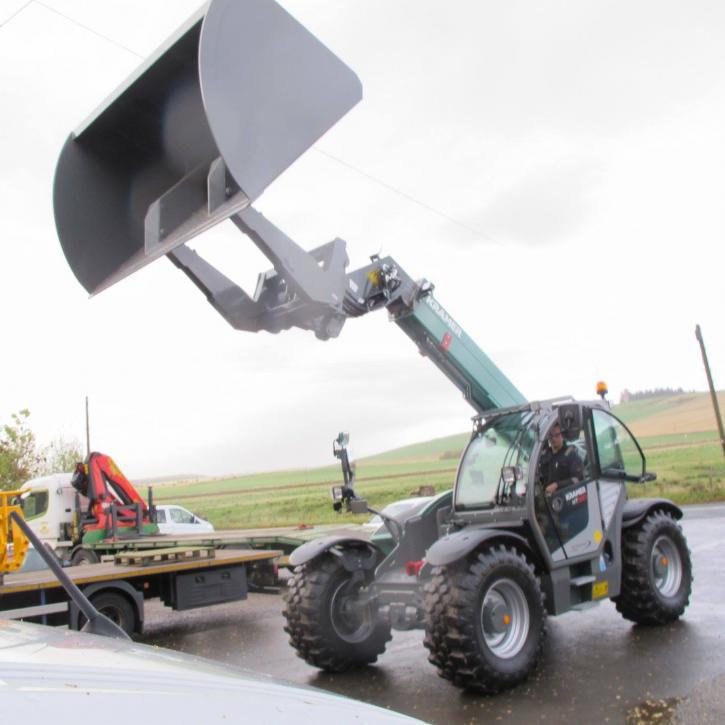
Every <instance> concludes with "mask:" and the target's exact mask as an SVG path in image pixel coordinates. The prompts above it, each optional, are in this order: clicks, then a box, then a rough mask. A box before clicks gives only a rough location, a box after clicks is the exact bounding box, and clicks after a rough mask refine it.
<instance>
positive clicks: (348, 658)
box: [282, 555, 391, 672]
mask: <svg viewBox="0 0 725 725" xmlns="http://www.w3.org/2000/svg"><path fill="white" fill-rule="evenodd" d="M351 578H352V574H351V573H350V572H348V571H346V570H345V569H344V568H343V566H342V564H341V563H340V562H339V561H338V560H337V559H336V558H334V557H333V556H332V555H325V556H321V557H318V558H316V559H313V560H312V561H310V562H307V563H306V564H303V565H302V566H298V567H297V568H296V569H295V571H294V575H293V576H292V578H291V579H290V581H289V585H288V587H287V590H286V592H285V594H284V599H285V608H284V610H283V612H282V613H283V614H284V616H285V618H286V620H287V626H286V627H285V628H284V630H285V632H287V634H289V636H290V644H291V645H292V647H294V648H295V649H296V650H297V655H298V656H299V657H301V658H302V659H304V660H305V662H307V663H308V664H310V665H313V666H314V667H319V668H320V669H322V670H326V671H328V672H343V671H345V670H348V669H350V668H352V667H358V666H361V665H366V664H370V663H372V662H375V660H377V658H378V655H380V654H382V653H383V652H384V651H385V645H386V643H387V642H388V641H389V640H390V636H391V635H390V626H389V625H388V624H387V623H386V622H384V621H382V620H380V619H379V618H378V616H377V614H378V612H377V607H376V606H375V604H374V603H369V604H367V605H366V606H364V607H362V608H361V610H357V611H353V610H351V608H350V604H351V602H352V601H354V595H355V593H356V592H357V591H359V590H360V586H359V585H354V584H351V585H350V586H352V591H348V592H346V591H345V585H346V584H348V583H349V582H350V580H351Z"/></svg>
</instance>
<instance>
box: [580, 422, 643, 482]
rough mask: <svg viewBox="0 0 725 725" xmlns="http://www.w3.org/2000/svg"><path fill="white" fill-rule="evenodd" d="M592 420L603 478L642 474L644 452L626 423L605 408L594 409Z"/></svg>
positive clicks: (619, 477)
mask: <svg viewBox="0 0 725 725" xmlns="http://www.w3.org/2000/svg"><path fill="white" fill-rule="evenodd" d="M592 422H593V424H594V438H595V441H596V446H597V455H598V458H599V469H600V473H601V476H602V478H613V479H618V480H623V479H624V477H625V476H636V477H638V478H639V477H640V476H642V475H643V473H644V458H643V457H642V452H641V450H640V448H639V446H638V444H637V442H636V441H635V439H634V437H633V436H632V434H631V433H630V432H629V431H628V430H627V429H626V428H625V427H624V425H623V424H622V423H621V422H620V421H618V420H617V419H616V418H615V417H614V416H613V415H610V414H609V413H607V412H606V411H604V410H594V411H592Z"/></svg>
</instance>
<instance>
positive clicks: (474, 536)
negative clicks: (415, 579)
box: [425, 526, 531, 566]
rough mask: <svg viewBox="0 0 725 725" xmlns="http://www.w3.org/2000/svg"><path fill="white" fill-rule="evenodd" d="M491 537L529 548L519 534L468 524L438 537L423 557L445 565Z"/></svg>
mask: <svg viewBox="0 0 725 725" xmlns="http://www.w3.org/2000/svg"><path fill="white" fill-rule="evenodd" d="M492 539H502V540H504V541H507V540H508V541H511V542H513V543H515V544H518V545H519V546H521V545H523V546H524V547H525V549H526V551H530V550H531V547H530V546H529V543H528V542H527V541H526V539H525V538H524V537H523V536H520V535H519V534H515V533H514V532H513V531H507V530H506V529H490V528H485V529H484V528H473V527H470V526H469V527H466V528H465V529H462V530H461V531H456V532H455V533H453V534H448V536H444V537H443V538H442V539H438V541H436V542H435V544H433V546H431V547H430V549H428V552H427V554H426V556H425V558H426V561H427V563H428V564H430V565H431V566H447V565H448V564H453V563H454V562H456V561H458V560H460V559H462V558H463V557H464V556H467V555H468V554H470V553H471V552H472V551H473V550H474V549H477V548H478V547H479V546H480V545H481V544H482V543H483V542H484V541H489V540H492Z"/></svg>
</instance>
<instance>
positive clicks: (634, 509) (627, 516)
mask: <svg viewBox="0 0 725 725" xmlns="http://www.w3.org/2000/svg"><path fill="white" fill-rule="evenodd" d="M654 509H660V510H662V511H666V512H667V513H669V514H672V515H673V516H674V517H675V518H676V519H678V520H679V519H681V518H682V517H683V515H684V514H683V511H682V509H681V508H680V507H679V506H678V505H677V504H674V503H672V501H669V500H668V499H666V498H635V499H628V500H627V501H625V503H624V511H622V528H623V529H626V528H627V527H629V526H634V525H635V524H638V523H639V522H640V521H642V519H643V518H645V517H646V516H647V515H648V514H649V513H650V511H654Z"/></svg>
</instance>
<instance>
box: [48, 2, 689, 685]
mask: <svg viewBox="0 0 725 725" xmlns="http://www.w3.org/2000/svg"><path fill="white" fill-rule="evenodd" d="M361 96H362V89H361V85H360V81H359V80H358V78H357V77H356V76H355V74H354V73H353V72H352V71H351V70H350V69H349V68H348V67H347V66H346V65H345V64H344V63H343V62H342V61H340V60H339V59H338V58H337V57H335V56H334V55H333V54H332V53H331V52H330V51H329V50H328V49H327V48H325V47H324V46H323V45H322V44H321V43H320V42H319V40H317V39H316V38H315V37H314V36H312V35H311V34H310V33H309V32H308V31H307V30H306V29H305V28H304V27H302V26H301V25H300V24H299V23H297V21H296V20H294V18H292V17H291V16H290V15H289V14H287V13H286V12H285V11H284V10H283V9H282V8H281V7H280V6H279V5H277V4H276V3H275V2H273V1H272V0H244V2H241V1H240V0H211V2H210V3H208V4H207V5H205V6H204V7H203V8H202V9H201V10H200V11H199V12H198V13H197V14H196V15H195V16H194V17H192V18H191V19H190V20H189V22H188V23H186V24H185V25H184V26H182V27H181V28H179V30H178V31H177V32H176V33H175V34H174V35H173V36H172V37H171V38H170V39H169V40H168V41H167V42H166V43H165V44H164V45H163V46H162V48H160V49H159V51H158V52H157V53H155V54H154V55H153V56H152V57H151V58H149V59H148V60H147V61H146V62H145V63H144V64H143V65H142V66H141V68H139V70H138V71H137V72H136V73H134V74H133V75H132V76H131V77H130V78H129V79H128V80H127V81H126V82H125V83H124V84H122V86H121V87H120V88H118V89H117V90H116V91H115V92H114V93H113V94H112V95H111V97H110V98H109V99H108V100H107V101H106V102H105V103H104V104H103V105H102V106H101V107H100V108H99V109H97V110H96V111H95V112H94V113H93V114H92V116H91V117H90V118H88V119H87V120H86V121H85V122H84V123H82V124H81V125H80V126H79V127H78V128H77V129H76V130H75V131H74V132H73V133H71V135H70V136H69V138H68V140H67V141H66V144H65V146H64V147H63V150H62V152H61V155H60V159H59V161H58V165H57V169H56V178H55V186H54V211H55V220H56V227H57V230H58V236H59V238H60V241H61V245H62V248H63V251H64V253H65V256H66V259H67V260H68V263H69V265H70V267H71V269H72V270H73V272H74V274H75V275H76V277H77V279H78V281H79V282H80V283H81V284H82V285H83V286H84V288H85V289H86V290H88V292H90V293H91V294H95V293H97V292H100V291H102V290H104V289H106V288H107V287H109V286H110V285H112V284H115V283H116V282H118V281H119V280H121V279H123V278H124V277H126V276H127V275H129V274H132V273H134V272H136V271H137V270H139V269H141V268H142V267H143V266H145V265H146V264H148V263H150V262H151V261H153V260H155V259H157V258H159V257H162V256H164V255H165V256H168V257H169V259H170V260H171V261H172V262H173V263H174V264H175V265H176V266H177V267H178V268H180V269H181V270H182V271H183V272H184V273H185V274H186V275H187V276H188V277H189V278H190V279H191V280H192V282H193V283H194V284H195V285H196V286H197V287H198V288H199V289H200V290H201V291H202V293H203V294H204V295H205V297H206V298H207V300H208V301H209V302H210V304H211V305H212V306H213V307H214V308H215V309H216V310H217V311H218V312H219V313H220V314H221V315H222V316H223V317H224V318H225V319H226V320H227V321H228V322H229V323H230V324H231V325H232V326H233V327H234V328H236V329H240V330H247V331H255V332H256V331H260V330H267V331H269V332H275V333H276V332H279V331H281V330H286V329H289V328H291V327H300V328H302V329H306V330H311V331H313V332H314V334H315V335H316V336H317V337H318V338H320V339H328V338H331V337H336V336H337V335H339V334H340V332H341V330H342V327H343V325H344V323H345V322H346V320H347V319H348V318H350V317H357V316H359V315H361V314H365V313H367V312H369V311H372V310H376V309H380V308H385V309H387V310H388V312H389V314H390V316H391V319H393V321H394V322H395V323H396V324H397V325H398V326H399V327H400V328H401V329H402V330H403V331H404V332H405V333H406V334H407V335H408V336H409V337H411V338H412V339H413V340H414V341H415V343H416V344H417V346H418V348H419V350H420V351H421V352H422V353H423V354H425V355H427V356H428V357H429V358H430V359H431V360H432V361H433V362H434V363H435V364H436V365H437V366H438V367H439V368H440V369H441V370H442V371H443V373H444V374H445V375H446V376H447V377H448V378H449V379H450V380H451V381H452V382H453V383H454V384H455V385H456V387H458V389H459V390H461V391H462V392H463V394H464V396H465V397H466V399H467V400H468V401H469V402H470V403H471V405H472V406H473V407H474V408H475V409H476V412H477V414H478V417H477V418H476V419H475V425H474V432H473V436H472V438H471V441H470V443H469V445H468V447H467V449H466V452H465V453H464V456H463V459H462V461H461V464H460V467H459V471H458V476H457V479H456V485H455V488H454V491H453V492H449V493H447V494H441V495H440V496H438V497H437V498H435V499H434V500H433V501H431V502H430V504H429V505H428V507H427V508H426V509H424V511H423V512H421V513H420V514H419V515H416V516H412V517H411V518H409V520H407V521H405V523H404V525H400V524H398V525H396V524H394V523H393V522H392V521H389V522H388V523H389V526H390V528H391V531H394V532H395V536H396V537H397V545H396V547H395V548H394V550H393V551H392V552H391V553H390V554H389V555H388V556H387V557H386V556H383V555H382V552H381V551H380V550H379V549H378V548H377V547H376V546H375V545H374V544H371V543H368V542H362V541H359V540H357V539H355V538H352V537H346V536H343V537H336V538H334V539H325V540H318V541H314V542H311V543H309V544H307V545H304V546H302V547H300V548H299V549H297V550H296V552H294V554H293V559H292V561H293V563H295V564H296V565H297V567H298V568H297V571H296V573H295V575H294V579H293V581H292V584H291V587H290V589H289V597H288V600H287V605H286V610H285V613H286V617H287V629H288V631H289V633H290V638H291V642H292V645H293V646H294V647H295V648H296V649H297V651H298V653H299V654H300V655H302V656H303V657H304V658H305V659H306V660H307V661H308V662H310V663H311V664H313V665H315V666H317V667H321V668H323V669H328V670H334V671H339V670H343V669H345V668H347V667H350V666H352V665H357V664H365V663H368V662H372V661H374V660H375V658H376V657H377V656H378V655H379V654H380V653H381V652H382V651H383V649H384V646H385V642H386V641H387V639H388V638H389V636H390V629H391V628H392V627H413V626H425V628H426V640H425V641H426V646H427V647H428V648H429V649H430V651H431V655H430V657H431V660H432V661H433V663H434V664H435V665H436V666H437V667H438V669H439V671H440V672H441V674H442V675H443V676H444V677H447V678H448V679H450V680H452V681H453V682H454V683H455V684H457V685H460V686H462V687H466V688H473V689H481V690H484V691H487V692H490V691H496V690H498V689H501V688H503V687H507V686H511V685H513V684H515V683H517V682H519V681H521V680H522V679H523V678H524V677H525V676H526V675H527V674H528V672H529V671H530V670H531V668H532V667H533V666H534V664H535V662H536V659H537V657H538V654H539V652H540V650H541V644H542V640H543V634H544V630H545V616H546V614H547V613H550V614H559V613H561V612H564V611H567V610H569V609H571V608H574V607H578V608H581V607H584V606H588V605H590V604H591V603H594V602H597V601H599V600H602V599H605V598H607V597H609V598H613V599H615V601H616V602H617V606H618V607H619V609H620V611H621V612H622V613H623V614H624V616H626V617H628V618H629V619H632V620H634V621H638V622H647V623H661V622H666V621H670V620H672V619H675V618H677V617H678V616H680V614H681V613H682V611H683V610H684V607H685V606H686V604H687V601H688V597H689V592H690V582H691V573H690V559H689V554H688V551H687V546H686V544H685V540H684V538H683V536H682V533H681V531H680V529H679V528H678V526H677V523H676V521H677V519H678V518H680V516H681V512H680V510H679V509H678V508H677V507H676V506H674V505H673V504H672V503H670V502H667V501H662V500H648V501H634V502H629V501H628V500H627V494H626V487H625V483H626V482H628V481H640V480H647V479H648V478H651V474H647V473H646V472H645V465H644V456H643V455H642V453H641V450H640V449H639V446H638V444H637V443H636V441H635V440H634V438H633V437H632V436H631V434H630V433H629V432H628V431H627V429H626V427H625V426H624V425H623V424H622V423H621V422H620V421H618V420H617V419H616V418H615V417H614V416H613V415H612V414H611V412H610V411H609V410H608V407H607V406H606V404H604V403H600V402H595V403H577V402H575V401H572V400H565V401H548V402H542V403H530V402H527V401H526V399H525V398H524V396H523V395H522V394H521V393H520V392H519V391H518V390H517V389H516V387H515V386H514V385H513V384H512V383H511V382H510V381H509V380H508V379H507V378H506V376H505V375H504V374H503V373H502V372H501V371H500V370H499V369H498V368H497V367H496V365H495V364H494V363H493V362H492V361H491V360H490V359H489V358H488V357H487V356H486V355H485V354H484V353H483V351H482V350H480V348H478V346H477V345H476V344H475V343H474V342H473V341H472V340H471V339H470V338H469V337H468V336H467V335H466V333H465V332H464V331H463V330H462V328H461V326H460V325H459V324H458V323H457V322H456V321H455V320H454V318H453V317H452V316H451V315H450V314H449V313H448V312H447V311H446V310H445V308H444V307H442V306H441V305H440V303H439V302H438V301H437V300H436V299H435V298H434V297H433V295H432V291H433V286H432V285H431V284H430V283H429V282H427V281H425V280H422V281H414V280H413V279H412V278H411V277H410V276H409V275H408V274H407V273H406V272H405V271H404V270H403V269H402V268H401V267H400V266H399V265H398V264H397V263H396V262H395V260H393V259H392V258H390V257H386V258H383V259H381V258H379V257H377V256H373V257H372V258H371V263H370V265H367V266H366V267H363V268H361V269H358V270H355V271H352V272H350V273H347V272H346V271H345V270H346V267H347V264H348V258H347V253H346V247H345V242H344V241H343V240H341V239H335V240H333V241H331V242H328V243H327V244H324V245H322V246H320V247H318V248H316V249H313V250H311V251H309V252H307V251H305V250H304V249H302V248H301V247H300V246H299V245H297V244H296V243H295V242H294V241H293V240H292V239H290V238H289V237H287V236H286V235H285V234H284V233H283V232H282V231H281V230H280V229H278V228H277V227H276V226H274V225H273V224H272V223H271V222H270V221H269V220H267V219H265V218H264V217H263V216H262V215H261V214H259V213H258V212H257V211H256V210H255V209H254V208H253V206H252V205H253V203H254V201H255V200H256V199H257V198H258V197H259V196H260V195H261V194H262V192H263V191H264V189H265V188H266V187H267V186H268V185H269V184H270V183H271V182H272V181H273V180H274V179H275V178H276V177H277V176H278V175H279V174H280V173H282V171H284V170H285V169H286V168H287V167H288V166H289V165H290V164H291V163H293V161H294V160H295V159H296V158H297V157H298V156H299V155H300V154H302V153H303V152H304V151H305V150H307V149H308V148H309V147H310V146H312V144H314V143H315V142H316V141H317V139H318V138H320V136H322V134H324V133H325V132H326V131H327V130H328V129H329V128H330V127H331V126H332V125H333V124H334V123H336V122H337V121H338V120H339V119H340V118H341V117H342V116H343V115H344V114H345V113H347V111H349V110H350V109H351V108H352V107H353V106H354V105H355V104H356V103H357V102H358V101H359V100H360V98H361ZM225 219H231V220H232V221H233V223H234V224H235V225H236V227H237V228H238V229H239V230H240V231H241V232H242V233H243V234H245V235H246V236H247V237H248V238H249V239H250V240H251V241H252V242H254V244H255V245H256V246H257V247H258V248H259V249H260V251H262V253H263V254H264V255H265V256H266V257H267V258H268V259H269V260H270V261H271V262H272V265H273V269H271V270H269V271H267V272H264V273H263V274H261V275H260V276H259V278H258V283H257V288H256V291H255V293H254V294H253V295H249V294H247V293H246V292H245V291H244V290H243V289H241V288H240V287H239V286H238V285H237V284H235V283H234V282H232V281H231V280H230V279H228V278H227V277H226V276H224V275H223V274H222V273H221V272H219V271H218V270H217V269H215V268H214V267H213V266H212V265H210V264H209V263H208V262H206V261H205V260H204V259H203V258H202V257H201V256H199V255H198V254H197V253H196V252H195V251H193V250H192V249H190V248H189V247H187V246H186V243H187V242H189V241H190V240H191V239H192V238H194V237H195V236H197V235H198V234H200V233H201V232H203V231H204V230H206V229H208V228H210V227H212V226H213V225H215V224H218V223H219V222H221V221H224V220H225ZM555 421H559V422H560V425H561V426H562V428H563V429H564V430H565V431H566V432H567V435H568V436H569V438H570V439H571V441H572V445H576V446H577V447H578V450H580V451H581V455H582V461H581V463H582V469H583V470H584V471H585V475H584V476H583V478H582V480H581V481H576V482H574V481H572V482H570V486H568V487H567V486H564V487H563V488H562V491H561V492H560V494H558V495H556V496H551V497H550V498H549V499H547V497H546V495H545V494H543V493H542V492H541V487H540V485H539V481H538V478H539V472H538V469H539V459H540V457H541V455H542V451H543V450H545V446H546V436H547V433H548V431H549V429H550V428H551V427H552V426H553V424H554V422H555ZM340 445H342V443H341V444H340ZM350 488H351V487H350V486H349V485H348V486H346V487H343V488H342V489H341V491H340V495H341V496H342V499H341V500H342V501H344V502H345V505H348V504H349V505H350V507H351V508H352V509H354V510H358V509H360V510H366V509H367V506H366V505H365V504H363V503H362V502H360V501H358V500H357V499H356V497H355V496H354V491H353V492H351V491H350ZM345 489H347V490H345Z"/></svg>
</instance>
